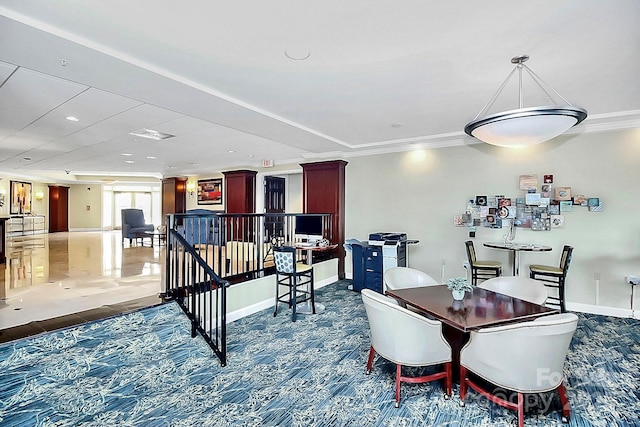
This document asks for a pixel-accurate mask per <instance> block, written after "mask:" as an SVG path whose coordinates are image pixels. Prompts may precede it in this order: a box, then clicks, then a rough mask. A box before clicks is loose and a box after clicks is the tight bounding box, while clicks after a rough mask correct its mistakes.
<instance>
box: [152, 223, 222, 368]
mask: <svg viewBox="0 0 640 427" xmlns="http://www.w3.org/2000/svg"><path fill="white" fill-rule="evenodd" d="M228 287H229V282H228V281H226V280H223V279H221V278H220V277H219V276H218V275H217V274H216V273H215V272H214V271H213V269H212V268H211V267H210V266H209V265H207V263H206V261H205V260H204V259H202V257H201V256H200V255H199V254H198V252H197V251H196V250H195V249H194V247H193V246H192V245H190V244H189V243H188V242H187V241H186V240H185V238H184V237H183V236H182V235H181V234H180V233H178V232H176V231H175V230H172V229H170V230H168V232H167V251H166V292H165V298H166V299H173V300H175V301H176V302H177V303H178V305H179V306H180V307H181V308H182V310H183V311H184V312H185V314H186V315H187V317H188V318H189V320H190V321H191V336H192V337H194V338H195V336H196V334H197V333H199V334H200V335H201V336H202V337H203V338H204V340H205V341H206V342H207V344H209V347H211V349H212V350H213V352H214V353H215V354H216V356H217V357H218V359H220V364H221V365H222V366H226V364H227V288H228Z"/></svg>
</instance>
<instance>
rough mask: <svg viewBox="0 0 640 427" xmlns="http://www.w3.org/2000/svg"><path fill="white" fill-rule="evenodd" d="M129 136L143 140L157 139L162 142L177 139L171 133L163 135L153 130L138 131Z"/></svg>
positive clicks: (143, 129) (130, 133)
mask: <svg viewBox="0 0 640 427" xmlns="http://www.w3.org/2000/svg"><path fill="white" fill-rule="evenodd" d="M129 135H133V136H139V137H141V138H148V139H155V140H156V141H161V140H163V139H169V138H173V137H175V135H171V134H170V133H162V132H158V131H157V130H153V129H146V128H142V129H138V130H136V131H133V132H129Z"/></svg>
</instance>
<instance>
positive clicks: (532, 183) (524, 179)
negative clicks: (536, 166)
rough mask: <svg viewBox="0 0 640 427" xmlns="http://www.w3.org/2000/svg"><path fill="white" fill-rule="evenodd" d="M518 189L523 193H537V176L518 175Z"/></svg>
mask: <svg viewBox="0 0 640 427" xmlns="http://www.w3.org/2000/svg"><path fill="white" fill-rule="evenodd" d="M520 189H521V190H523V191H527V192H529V191H534V192H535V191H538V175H520Z"/></svg>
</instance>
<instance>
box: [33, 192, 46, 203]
mask: <svg viewBox="0 0 640 427" xmlns="http://www.w3.org/2000/svg"><path fill="white" fill-rule="evenodd" d="M33 197H35V198H36V200H37V201H39V202H40V201H42V199H44V193H43V192H42V191H40V190H38V191H36V192H35V194H34V196H33Z"/></svg>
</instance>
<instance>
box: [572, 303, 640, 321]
mask: <svg viewBox="0 0 640 427" xmlns="http://www.w3.org/2000/svg"><path fill="white" fill-rule="evenodd" d="M567 310H568V311H577V312H580V313H590V314H599V315H602V316H614V317H625V318H634V319H640V310H631V309H630V308H618V307H607V306H601V305H592V304H580V303H567Z"/></svg>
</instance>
